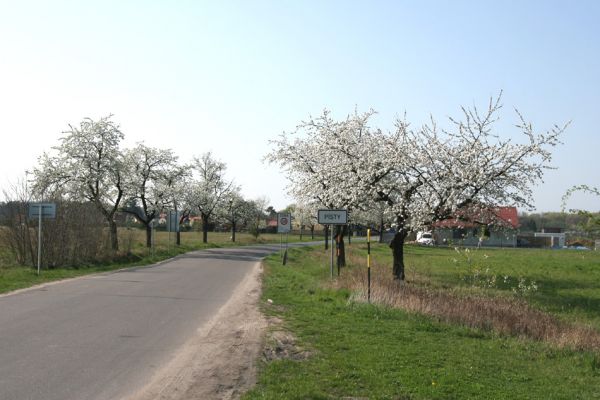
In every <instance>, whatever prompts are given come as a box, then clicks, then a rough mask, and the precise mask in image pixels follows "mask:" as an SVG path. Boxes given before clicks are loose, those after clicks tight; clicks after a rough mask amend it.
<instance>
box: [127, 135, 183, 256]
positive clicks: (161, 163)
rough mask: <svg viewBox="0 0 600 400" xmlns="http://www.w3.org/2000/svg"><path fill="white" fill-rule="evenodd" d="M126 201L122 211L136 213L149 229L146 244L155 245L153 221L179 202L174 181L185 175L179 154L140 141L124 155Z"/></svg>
mask: <svg viewBox="0 0 600 400" xmlns="http://www.w3.org/2000/svg"><path fill="white" fill-rule="evenodd" d="M125 165H126V171H127V174H126V182H127V189H128V190H127V201H126V206H125V207H123V211H125V212H127V213H129V214H133V215H134V216H135V217H136V218H137V219H138V221H140V222H141V223H142V224H143V225H144V226H145V228H146V246H147V247H151V245H152V223H153V221H154V220H155V219H157V218H158V217H159V215H160V213H161V212H163V211H164V210H165V209H167V208H169V207H173V206H174V203H175V202H176V198H175V192H176V190H175V184H176V181H177V180H179V179H181V178H182V176H183V174H184V173H183V170H182V168H180V167H179V166H178V164H177V156H175V155H174V154H173V151H172V150H170V149H167V150H162V149H157V148H153V147H148V146H146V145H145V144H143V143H138V144H137V145H136V146H135V147H134V148H132V149H129V150H128V151H127V153H126V155H125Z"/></svg>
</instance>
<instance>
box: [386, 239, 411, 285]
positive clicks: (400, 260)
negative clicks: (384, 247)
mask: <svg viewBox="0 0 600 400" xmlns="http://www.w3.org/2000/svg"><path fill="white" fill-rule="evenodd" d="M407 234H408V232H406V231H405V230H404V228H400V229H398V232H397V233H396V234H395V235H394V239H393V240H392V241H391V242H390V248H391V249H392V257H393V274H394V279H399V280H401V281H403V280H404V239H406V236H407Z"/></svg>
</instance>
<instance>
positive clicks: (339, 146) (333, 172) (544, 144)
mask: <svg viewBox="0 0 600 400" xmlns="http://www.w3.org/2000/svg"><path fill="white" fill-rule="evenodd" d="M500 109H501V105H500V96H498V98H496V99H491V100H490V102H489V105H488V107H487V109H486V110H485V111H484V112H483V113H480V112H479V110H478V109H477V108H474V109H466V108H462V112H463V116H462V118H461V119H450V121H451V124H450V125H451V127H450V129H440V128H439V127H438V125H437V123H436V122H435V120H433V118H432V119H431V121H430V122H429V123H428V124H425V125H423V126H421V127H420V128H418V129H412V128H411V127H410V125H409V124H408V122H406V119H397V120H396V121H395V129H394V130H392V131H390V132H384V131H382V130H380V129H374V128H371V127H370V126H369V119H370V118H371V117H372V116H373V114H374V111H372V110H371V111H369V112H366V113H358V112H355V113H354V114H351V115H349V116H348V117H347V118H346V119H345V120H342V121H335V120H334V119H333V118H332V117H331V114H330V112H328V111H325V112H324V113H323V114H322V115H321V116H320V117H319V118H316V119H314V120H313V119H311V120H310V121H309V122H303V123H301V124H300V125H299V128H298V130H296V131H294V132H292V133H289V134H287V133H284V134H283V135H282V136H281V137H280V138H279V139H278V140H276V141H273V145H274V148H273V150H272V152H271V153H270V154H269V155H268V156H267V159H269V160H270V161H273V162H277V163H279V164H280V165H281V166H282V167H283V168H284V170H285V171H286V173H287V175H288V178H289V181H290V193H291V194H292V195H294V196H296V197H299V198H301V199H317V200H319V201H320V202H321V203H322V204H324V205H326V206H329V207H340V206H350V207H354V208H359V209H365V208H366V207H367V206H368V205H369V204H371V203H372V202H380V203H383V204H385V205H386V206H387V208H388V212H389V213H391V215H393V218H394V222H395V223H396V225H397V231H396V233H395V236H394V238H393V240H392V241H391V243H390V247H391V249H392V254H393V274H394V277H395V278H397V279H400V280H403V279H404V253H403V248H404V241H405V239H406V236H407V234H408V232H409V231H410V230H415V229H420V228H422V227H426V226H431V225H432V224H433V223H435V222H436V221H439V220H443V219H447V218H455V217H456V215H457V211H459V210H465V209H467V208H469V209H471V210H472V211H473V212H477V209H483V208H490V207H495V206H498V205H509V204H513V205H520V206H531V204H532V191H531V187H532V186H533V185H534V184H536V183H538V182H540V181H541V180H542V177H543V173H544V171H545V170H546V169H548V168H550V167H551V166H550V162H551V159H552V153H551V148H552V147H553V146H555V145H556V144H558V143H559V137H560V135H561V133H562V132H563V131H564V129H565V128H566V125H565V126H562V127H559V126H554V127H553V128H552V129H551V130H550V131H548V132H545V133H535V131H534V130H533V127H532V125H531V124H529V123H527V122H526V121H525V120H524V118H523V117H522V116H521V114H519V113H518V111H517V116H518V118H519V123H518V124H517V125H516V128H517V130H518V131H519V132H520V134H521V136H522V137H523V138H524V140H523V141H521V142H518V143H517V142H513V140H512V139H511V138H501V137H500V136H499V135H497V134H495V133H494V131H493V128H494V123H495V122H496V121H497V120H498V114H499V111H500Z"/></svg>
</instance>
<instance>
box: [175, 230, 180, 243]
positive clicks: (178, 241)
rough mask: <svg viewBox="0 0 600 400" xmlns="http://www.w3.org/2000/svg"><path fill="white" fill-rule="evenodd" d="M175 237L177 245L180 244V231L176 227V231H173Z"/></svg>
mask: <svg viewBox="0 0 600 400" xmlns="http://www.w3.org/2000/svg"><path fill="white" fill-rule="evenodd" d="M175 238H176V239H175V243H176V244H177V246H179V245H181V231H180V230H179V229H177V232H176V233H175Z"/></svg>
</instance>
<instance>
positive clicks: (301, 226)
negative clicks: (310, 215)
mask: <svg viewBox="0 0 600 400" xmlns="http://www.w3.org/2000/svg"><path fill="white" fill-rule="evenodd" d="M302 228H304V226H303V225H300V241H302V231H303V229H302Z"/></svg>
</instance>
